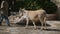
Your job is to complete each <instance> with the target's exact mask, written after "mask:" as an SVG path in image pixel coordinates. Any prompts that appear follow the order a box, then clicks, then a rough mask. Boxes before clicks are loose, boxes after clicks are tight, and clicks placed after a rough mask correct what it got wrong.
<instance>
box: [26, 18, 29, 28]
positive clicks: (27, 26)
mask: <svg viewBox="0 0 60 34" xmlns="http://www.w3.org/2000/svg"><path fill="white" fill-rule="evenodd" d="M26 21H27V22H26V26H25V28H27V27H28V23H29V19H28V18H26Z"/></svg>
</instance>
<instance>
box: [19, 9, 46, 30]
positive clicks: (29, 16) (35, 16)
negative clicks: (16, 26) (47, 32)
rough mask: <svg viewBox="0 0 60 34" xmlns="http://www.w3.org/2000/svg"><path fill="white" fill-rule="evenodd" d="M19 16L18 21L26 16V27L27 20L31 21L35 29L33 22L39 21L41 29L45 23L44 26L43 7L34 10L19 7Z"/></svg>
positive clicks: (44, 15) (44, 13) (44, 14)
mask: <svg viewBox="0 0 60 34" xmlns="http://www.w3.org/2000/svg"><path fill="white" fill-rule="evenodd" d="M19 16H20V17H21V18H20V19H19V21H21V20H22V19H24V18H26V20H27V22H26V28H27V27H28V23H29V20H31V21H32V22H33V25H34V28H35V29H36V25H35V22H36V21H38V20H39V21H40V22H41V24H42V27H41V29H43V24H45V27H46V12H45V10H43V9H39V10H36V11H28V10H25V9H20V12H19Z"/></svg>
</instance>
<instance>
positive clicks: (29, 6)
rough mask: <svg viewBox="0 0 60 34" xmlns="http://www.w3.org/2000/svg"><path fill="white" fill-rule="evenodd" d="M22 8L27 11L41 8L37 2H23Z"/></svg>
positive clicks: (33, 0)
mask: <svg viewBox="0 0 60 34" xmlns="http://www.w3.org/2000/svg"><path fill="white" fill-rule="evenodd" d="M24 3H25V5H24V8H25V9H28V10H37V9H40V8H41V4H40V2H39V0H25V1H24Z"/></svg>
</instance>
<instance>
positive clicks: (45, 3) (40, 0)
mask: <svg viewBox="0 0 60 34" xmlns="http://www.w3.org/2000/svg"><path fill="white" fill-rule="evenodd" d="M13 7H14V9H13V10H14V11H18V10H19V8H25V9H27V10H37V9H40V8H43V9H44V10H46V12H47V13H55V12H56V11H57V6H56V5H55V4H54V3H53V2H51V1H50V0H24V1H16V2H15V4H14V6H13Z"/></svg>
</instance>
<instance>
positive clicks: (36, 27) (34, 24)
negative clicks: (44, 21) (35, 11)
mask: <svg viewBox="0 0 60 34" xmlns="http://www.w3.org/2000/svg"><path fill="white" fill-rule="evenodd" d="M32 22H33V25H34V29H37V27H36V24H35V21H32Z"/></svg>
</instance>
